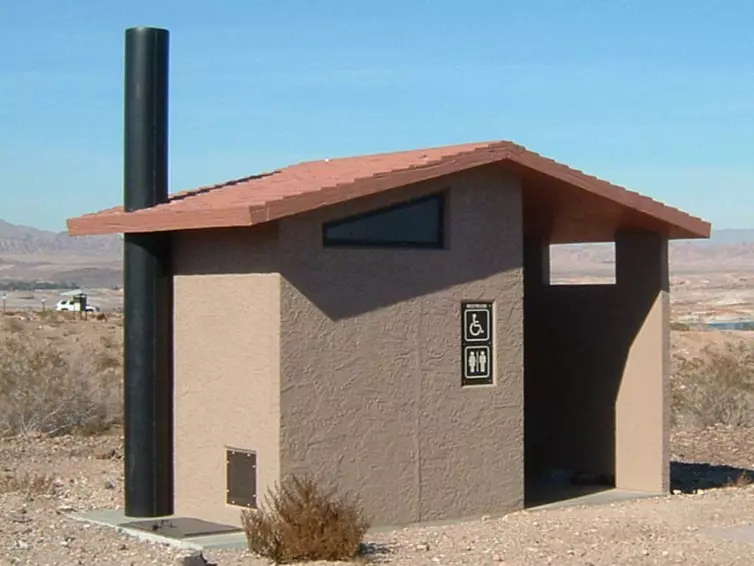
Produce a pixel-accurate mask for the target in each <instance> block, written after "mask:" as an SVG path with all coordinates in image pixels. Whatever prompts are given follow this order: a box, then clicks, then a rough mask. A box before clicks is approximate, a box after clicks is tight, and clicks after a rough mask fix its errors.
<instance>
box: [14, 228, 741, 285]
mask: <svg viewBox="0 0 754 566" xmlns="http://www.w3.org/2000/svg"><path fill="white" fill-rule="evenodd" d="M122 246H123V242H122V239H121V237H120V236H117V235H114V236H79V237H71V236H68V235H67V234H66V233H65V232H50V231H47V230H39V229H37V228H31V227H28V226H16V225H13V224H9V223H8V222H4V221H2V220H0V279H3V280H9V279H25V280H35V279H36V280H45V281H54V282H65V283H70V282H75V283H77V284H81V285H85V286H89V287H109V286H116V285H119V284H120V283H121V281H122V265H121V261H122V249H123V247H122ZM551 262H552V271H553V273H558V274H559V275H561V276H570V275H591V274H594V275H600V274H604V273H606V272H610V271H611V270H613V269H614V262H615V256H614V249H613V247H612V246H611V245H605V244H594V245H581V244H570V245H564V246H555V247H553V249H552V252H551ZM670 264H671V270H672V271H673V272H675V273H679V272H693V271H711V270H715V271H736V270H742V271H754V229H737V230H717V231H714V232H713V234H712V237H711V238H710V239H709V240H689V241H675V242H672V243H671V245H670Z"/></svg>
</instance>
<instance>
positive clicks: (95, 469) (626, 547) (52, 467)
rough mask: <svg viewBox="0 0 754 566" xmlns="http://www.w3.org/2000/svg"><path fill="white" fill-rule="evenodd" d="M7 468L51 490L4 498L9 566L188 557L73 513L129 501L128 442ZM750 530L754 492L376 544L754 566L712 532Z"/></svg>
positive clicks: (744, 438)
mask: <svg viewBox="0 0 754 566" xmlns="http://www.w3.org/2000/svg"><path fill="white" fill-rule="evenodd" d="M753 448H754V430H742V429H729V428H725V427H718V428H713V429H708V430H705V431H679V432H676V433H675V434H674V435H673V456H674V459H677V460H680V461H683V462H685V463H687V464H689V463H692V462H709V463H713V464H715V463H716V464H729V465H730V466H732V467H733V468H734V469H735V470H740V469H746V470H751V469H752V468H754V450H752V449H753ZM0 462H1V463H2V464H1V467H2V470H1V472H0V473H2V474H3V475H4V477H6V478H9V477H15V478H23V477H43V476H45V475H47V476H49V477H50V478H51V483H50V484H49V488H48V489H42V490H41V491H42V492H41V493H36V494H35V493H28V492H23V491H21V492H19V491H11V492H6V493H0V556H3V557H4V560H5V564H33V565H39V566H42V565H47V564H49V565H53V564H54V565H61V566H64V565H75V564H108V565H110V564H111V565H114V566H115V565H132V564H133V565H141V564H168V565H169V564H180V563H181V559H182V557H184V556H186V555H187V554H188V553H187V552H186V551H180V550H175V549H172V548H169V547H167V546H162V545H158V544H153V543H146V542H141V541H137V540H135V539H132V538H129V537H127V536H125V535H122V534H118V533H116V532H115V531H112V530H110V529H107V528H104V527H97V526H89V525H86V524H83V523H80V522H77V521H75V520H73V519H70V518H69V517H67V513H69V512H71V511H74V510H87V509H95V508H114V507H117V506H119V505H122V488H123V477H122V466H123V461H122V452H121V437H120V436H119V435H117V434H113V435H108V436H104V437H91V438H75V437H63V438H56V439H46V438H35V439H9V440H4V441H0ZM676 471H677V470H676ZM752 473H754V472H752ZM702 475H704V474H703V473H702ZM8 481H9V480H5V482H6V484H7V482H8ZM6 489H8V488H6ZM0 491H5V490H0ZM745 523H754V485H751V486H747V487H729V488H722V489H712V490H709V491H704V492H701V493H699V494H695V495H686V494H681V495H669V496H667V497H661V498H656V499H649V500H641V501H634V502H624V503H618V504H612V505H608V506H599V507H572V508H562V509H551V510H530V511H522V512H518V513H512V514H510V515H508V516H506V517H504V518H502V519H495V520H487V521H473V522H467V523H460V524H455V525H450V526H442V527H431V528H430V527H425V528H408V529H404V530H400V531H394V532H390V533H380V534H375V535H370V536H369V537H368V539H367V542H368V543H369V545H370V547H371V548H372V549H373V551H374V552H375V554H374V555H373V559H374V560H375V561H376V562H377V563H384V564H396V565H410V564H412V565H413V564H415V565H424V564H426V565H432V566H435V565H437V564H448V565H450V564H508V565H514V564H515V565H535V564H537V565H539V564H562V565H565V566H567V565H577V564H578V565H580V566H586V565H588V564H592V565H594V566H597V565H605V564H626V565H632V564H637V565H638V564H676V563H677V564H681V563H684V564H700V565H701V564H704V565H726V566H731V565H746V566H750V565H751V564H752V556H754V545H747V544H745V543H740V542H729V541H726V540H723V539H718V538H713V537H711V536H709V535H707V534H705V533H703V532H702V530H703V529H704V528H706V527H713V526H714V527H721V526H733V525H740V524H745ZM205 556H206V558H207V559H208V560H209V561H210V562H212V563H215V564H218V565H223V566H224V565H228V566H236V565H241V564H244V565H247V566H258V565H261V564H266V561H265V560H262V559H259V558H255V557H253V556H251V555H249V554H248V553H246V552H243V551H221V552H207V553H205ZM0 564H3V562H2V560H0Z"/></svg>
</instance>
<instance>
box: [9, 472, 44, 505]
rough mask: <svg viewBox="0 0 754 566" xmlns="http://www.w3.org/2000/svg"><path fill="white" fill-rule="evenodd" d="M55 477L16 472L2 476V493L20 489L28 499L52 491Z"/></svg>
mask: <svg viewBox="0 0 754 566" xmlns="http://www.w3.org/2000/svg"><path fill="white" fill-rule="evenodd" d="M54 488H55V482H54V478H53V477H52V476H51V475H47V474H31V473H28V472H26V473H18V472H17V473H15V474H12V475H7V476H2V477H0V493H11V492H17V491H20V492H22V493H23V494H24V496H25V497H26V498H27V499H28V498H30V497H33V496H35V495H45V494H48V493H52V491H53V490H54Z"/></svg>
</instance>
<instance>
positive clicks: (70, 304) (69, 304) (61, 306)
mask: <svg viewBox="0 0 754 566" xmlns="http://www.w3.org/2000/svg"><path fill="white" fill-rule="evenodd" d="M55 310H56V311H66V312H78V311H80V310H81V304H80V303H77V302H75V301H73V300H72V299H62V300H60V301H58V302H57V303H56V304H55ZM85 310H86V312H99V307H96V306H94V305H86V309H85Z"/></svg>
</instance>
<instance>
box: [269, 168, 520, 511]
mask: <svg viewBox="0 0 754 566" xmlns="http://www.w3.org/2000/svg"><path fill="white" fill-rule="evenodd" d="M444 188H449V226H448V227H447V228H448V233H449V240H450V247H449V249H447V250H394V249H393V250H385V249H382V250H380V249H370V250H365V249H356V250H348V249H323V248H322V245H321V222H322V221H325V220H329V219H334V218H340V217H343V216H346V215H350V214H354V213H358V212H362V211H365V210H369V209H372V208H375V207H379V206H382V205H385V204H388V203H390V202H392V200H391V199H395V198H396V197H395V195H398V197H399V200H404V199H406V198H409V197H412V196H419V195H422V194H426V193H428V192H434V191H436V190H438V189H444ZM395 195H391V194H381V195H378V196H376V197H369V198H364V199H361V200H359V201H358V202H352V203H349V204H348V205H340V206H337V207H330V208H327V209H324V210H321V211H319V212H315V213H310V214H307V215H302V216H299V217H295V218H291V219H288V220H285V221H282V222H281V223H280V228H279V238H280V242H279V243H280V248H279V249H280V250H281V253H282V254H283V255H282V257H281V264H280V271H281V275H282V287H281V297H280V301H281V312H282V319H281V343H280V352H281V366H280V367H281V374H280V380H281V382H280V387H281V390H280V402H281V407H282V412H281V416H280V419H281V420H280V470H281V473H283V474H288V473H305V472H309V473H313V474H314V475H315V477H316V478H318V479H319V480H321V481H324V482H325V483H326V484H327V485H331V486H337V487H338V488H340V489H341V490H344V491H352V492H355V493H356V494H357V495H358V496H359V497H360V499H361V501H362V504H363V505H364V508H365V510H366V511H367V513H368V514H369V515H370V516H371V517H372V519H373V521H374V524H375V525H388V524H403V523H411V522H418V521H432V520H440V519H444V518H449V517H464V516H475V515H481V514H487V513H496V512H505V511H510V510H513V509H516V508H519V507H520V506H521V505H522V502H523V412H522V378H523V365H522V364H523V320H522V315H523V312H522V311H523V302H522V297H523V279H522V242H521V239H522V226H521V195H520V186H519V184H518V182H517V180H516V179H515V178H513V177H510V176H507V175H506V174H505V173H504V172H503V171H502V170H501V169H498V168H495V167H488V168H485V169H478V170H474V171H469V172H466V173H464V174H461V175H456V176H453V177H450V178H446V179H444V180H443V182H442V183H441V184H437V183H426V184H421V185H418V186H415V187H412V188H410V189H402V190H401V191H398V192H397V193H395ZM464 299H472V300H474V299H475V300H495V301H496V312H495V321H496V350H495V361H496V384H495V385H493V386H477V387H466V388H462V387H461V376H460V365H461V360H460V334H461V327H460V301H461V300H464Z"/></svg>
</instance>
